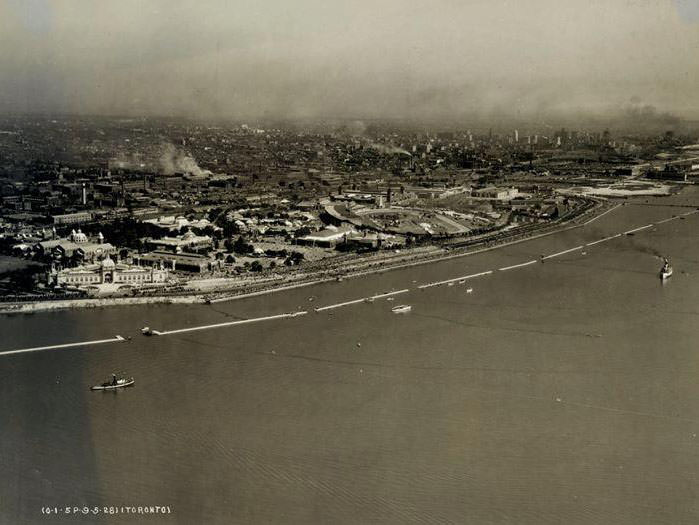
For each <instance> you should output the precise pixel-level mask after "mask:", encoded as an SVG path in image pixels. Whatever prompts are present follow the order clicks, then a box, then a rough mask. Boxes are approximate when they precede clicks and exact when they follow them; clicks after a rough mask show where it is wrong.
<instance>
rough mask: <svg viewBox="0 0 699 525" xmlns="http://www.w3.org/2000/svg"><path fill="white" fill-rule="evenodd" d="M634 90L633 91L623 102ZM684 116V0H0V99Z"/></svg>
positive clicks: (104, 105) (693, 16)
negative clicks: (638, 110)
mask: <svg viewBox="0 0 699 525" xmlns="http://www.w3.org/2000/svg"><path fill="white" fill-rule="evenodd" d="M632 97H633V102H631V100H632ZM645 104H649V105H654V106H656V107H657V108H658V110H660V111H672V112H674V113H676V114H679V115H681V116H684V115H686V116H691V117H693V118H696V117H699V0H511V1H507V0H483V1H481V0H424V1H415V0H403V1H400V0H352V1H350V0H347V1H344V0H274V1H271V0H268V1H265V0H222V1H218V0H216V1H214V0H198V1H177V0H164V1H161V0H116V1H96V0H60V1H59V0H56V1H49V0H0V111H3V112H6V111H13V112H69V113H85V114H95V113H97V114H101V113H106V114H122V115H123V114H129V115H141V114H159V115H191V116H205V117H206V116H225V117H237V116H241V117H249V116H273V117H296V116H301V117H307V116H320V117H327V116H347V117H392V116H404V117H417V118H420V117H443V116H450V115H452V116H453V115H461V114H481V115H489V114H493V113H500V114H507V115H513V116H524V117H529V116H533V115H537V116H540V115H547V114H555V113H559V112H563V113H568V112H573V113H574V112H578V111H583V112H594V113H606V112H609V111H617V110H619V109H620V108H624V107H627V106H628V105H645Z"/></svg>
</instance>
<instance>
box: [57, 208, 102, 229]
mask: <svg viewBox="0 0 699 525" xmlns="http://www.w3.org/2000/svg"><path fill="white" fill-rule="evenodd" d="M51 219H52V221H53V224H54V225H55V226H64V225H69V224H81V223H85V222H90V221H91V220H92V213H91V212H89V211H79V212H76V213H63V214H60V215H52V216H51Z"/></svg>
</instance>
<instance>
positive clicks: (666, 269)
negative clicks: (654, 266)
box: [659, 257, 672, 281]
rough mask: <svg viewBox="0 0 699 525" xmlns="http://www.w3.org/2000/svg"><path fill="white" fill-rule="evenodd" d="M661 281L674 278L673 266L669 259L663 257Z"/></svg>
mask: <svg viewBox="0 0 699 525" xmlns="http://www.w3.org/2000/svg"><path fill="white" fill-rule="evenodd" d="M659 276H660V280H661V281H664V280H665V279H669V278H670V277H672V265H671V264H670V261H668V259H667V257H663V267H662V268H660V275H659Z"/></svg>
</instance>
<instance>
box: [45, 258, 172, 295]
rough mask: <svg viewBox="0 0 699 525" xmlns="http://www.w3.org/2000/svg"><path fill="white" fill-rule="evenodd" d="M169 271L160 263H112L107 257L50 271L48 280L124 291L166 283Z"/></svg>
mask: <svg viewBox="0 0 699 525" xmlns="http://www.w3.org/2000/svg"><path fill="white" fill-rule="evenodd" d="M168 278H169V272H168V270H167V269H165V268H164V267H163V265H160V266H152V267H143V266H134V265H132V264H126V263H119V262H115V261H114V260H113V259H112V258H111V257H109V256H106V257H105V258H104V259H102V260H101V261H99V262H97V263H95V264H86V265H83V266H78V267H76V268H66V269H63V270H58V271H53V272H51V274H50V278H49V282H50V284H54V285H56V286H69V287H74V288H79V289H82V290H86V291H89V290H94V291H97V292H101V291H105V290H106V289H109V290H110V291H127V290H129V289H133V288H140V287H143V286H146V285H163V284H165V283H167V281H168Z"/></svg>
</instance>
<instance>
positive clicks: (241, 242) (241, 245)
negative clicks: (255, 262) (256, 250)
mask: <svg viewBox="0 0 699 525" xmlns="http://www.w3.org/2000/svg"><path fill="white" fill-rule="evenodd" d="M252 250H253V247H252V244H249V243H248V242H247V241H246V240H245V238H244V237H243V236H242V235H241V236H240V237H238V238H237V239H236V241H235V244H233V251H234V252H235V253H237V254H241V255H244V254H247V253H252Z"/></svg>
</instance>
